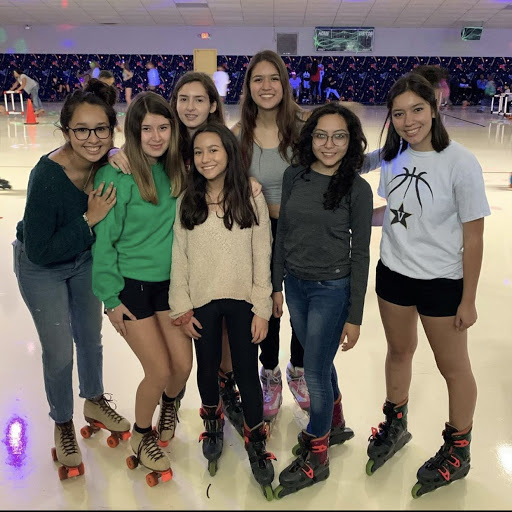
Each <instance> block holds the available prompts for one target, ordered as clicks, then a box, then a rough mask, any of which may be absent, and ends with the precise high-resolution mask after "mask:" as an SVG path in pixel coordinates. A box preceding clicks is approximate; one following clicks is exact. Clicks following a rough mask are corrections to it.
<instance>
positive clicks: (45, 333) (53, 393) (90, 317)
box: [13, 240, 103, 423]
mask: <svg viewBox="0 0 512 512" xmlns="http://www.w3.org/2000/svg"><path fill="white" fill-rule="evenodd" d="M13 247H14V255H13V256H14V273H15V274H16V277H17V279H18V286H19V289H20V292H21V296H22V297H23V300H24V301H25V304H26V305H27V307H28V309H29V311H30V313H31V315H32V318H33V319H34V324H35V326H36V329H37V333H38V334H39V340H40V342H41V347H42V356H43V376H44V386H45V390H46V397H47V399H48V404H49V405H50V417H51V418H52V419H53V420H54V421H56V422H58V423H64V422H66V421H69V420H70V419H71V418H72V417H73V383H72V374H73V341H74V342H75V346H76V359H77V367H78V380H79V384H80V396H81V397H82V398H94V397H97V396H99V395H101V394H103V377H102V375H103V346H102V344H101V322H102V305H101V302H100V301H99V300H98V299H97V298H96V296H95V295H94V294H93V292H92V257H91V251H85V252H83V253H81V254H79V255H78V256H77V257H76V258H75V259H74V260H73V261H70V262H67V263H61V264H58V265H54V266H53V267H52V268H48V267H43V266H41V265H35V264H34V263H32V262H31V261H30V260H29V259H28V258H27V255H26V253H25V249H24V245H23V243H22V242H20V241H19V240H16V241H15V242H14V243H13Z"/></svg>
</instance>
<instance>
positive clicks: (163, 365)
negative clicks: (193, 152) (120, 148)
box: [93, 91, 192, 485]
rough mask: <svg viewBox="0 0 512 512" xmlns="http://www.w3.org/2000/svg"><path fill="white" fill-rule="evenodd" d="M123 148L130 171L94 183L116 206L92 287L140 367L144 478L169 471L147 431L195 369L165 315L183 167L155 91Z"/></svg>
mask: <svg viewBox="0 0 512 512" xmlns="http://www.w3.org/2000/svg"><path fill="white" fill-rule="evenodd" d="M125 136H126V143H125V146H124V150H125V152H126V155H127V157H128V158H129V161H130V163H131V170H132V174H123V173H122V172H121V171H119V170H118V169H116V168H114V167H112V166H111V165H107V166H105V167H103V168H102V169H100V171H99V172H98V175H97V178H96V179H97V181H98V182H100V181H103V180H109V182H110V181H112V182H113V183H114V184H115V186H116V187H117V191H118V195H117V203H116V205H115V207H114V208H113V209H112V211H111V212H110V213H109V214H108V215H107V216H106V217H105V219H104V220H103V221H102V222H101V223H100V224H98V225H97V226H96V229H95V231H96V242H95V243H94V246H93V290H94V293H95V294H96V295H97V296H98V297H99V298H100V299H101V300H102V301H103V303H104V304H105V313H106V314H107V315H108V318H109V320H110V322H111V323H112V325H113V326H114V328H115V329H116V331H117V332H118V333H119V334H120V335H121V336H123V337H124V338H125V340H126V341H127V343H128V345H129V346H130V348H131V349H132V350H133V352H134V353H135V355H136V356H137V358H138V359H139V361H140V362H141V364H142V367H143V369H144V378H143V379H142V381H141V382H140V384H139V386H138V389H137V394H136V398H135V424H134V426H133V431H132V437H131V446H132V449H133V452H134V454H135V457H133V458H132V459H131V462H132V464H131V466H130V467H135V466H136V465H137V463H138V462H140V463H141V464H142V465H144V466H146V467H147V468H148V469H151V470H152V471H153V472H154V473H152V474H150V475H148V483H149V484H150V485H154V484H155V483H156V482H157V478H158V476H160V475H161V476H162V480H164V481H165V480H169V479H170V478H171V476H172V471H171V469H170V463H169V459H168V458H167V455H166V454H165V453H164V452H163V451H162V449H161V447H160V445H159V444H158V436H157V434H156V433H155V432H154V431H153V428H152V423H151V422H152V418H153V413H154V411H155V409H156V406H157V404H158V403H159V400H162V401H166V400H170V397H176V396H177V395H178V393H179V392H180V390H182V389H183V387H184V385H185V382H186V381H187V378H188V376H189V373H190V370H191V368H192V359H191V351H190V339H189V338H187V337H186V336H185V335H184V334H183V332H182V331H181V330H180V329H179V328H177V327H175V326H173V325H172V322H171V319H170V317H169V304H168V293H169V276H170V272H171V251H172V241H173V225H174V218H175V213H176V197H177V196H178V195H179V193H180V192H181V190H182V187H183V183H184V177H185V169H184V166H183V161H182V159H181V157H180V155H179V152H178V127H177V121H176V117H175V116H174V115H173V113H172V111H171V108H170V106H169V104H168V103H167V102H166V101H165V100H164V99H163V98H162V97H161V96H159V95H158V94H156V93H154V92H150V91H149V92H143V93H141V94H139V95H138V96H137V97H136V98H135V99H134V101H133V102H132V103H131V104H130V106H129V108H128V111H127V114H126V122H125Z"/></svg>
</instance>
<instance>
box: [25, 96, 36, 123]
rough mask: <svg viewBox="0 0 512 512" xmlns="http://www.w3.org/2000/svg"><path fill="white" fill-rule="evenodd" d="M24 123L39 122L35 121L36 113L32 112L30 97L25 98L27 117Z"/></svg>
mask: <svg viewBox="0 0 512 512" xmlns="http://www.w3.org/2000/svg"><path fill="white" fill-rule="evenodd" d="M25 124H39V123H38V122H37V121H36V114H35V113H34V107H33V106H32V100H31V99H30V98H29V99H28V100H27V118H26V120H25Z"/></svg>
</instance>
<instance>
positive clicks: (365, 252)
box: [272, 103, 373, 498]
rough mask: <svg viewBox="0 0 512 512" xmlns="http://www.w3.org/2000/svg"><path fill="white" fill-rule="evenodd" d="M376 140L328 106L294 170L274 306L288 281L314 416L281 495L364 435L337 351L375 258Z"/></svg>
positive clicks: (355, 323)
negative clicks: (357, 431)
mask: <svg viewBox="0 0 512 512" xmlns="http://www.w3.org/2000/svg"><path fill="white" fill-rule="evenodd" d="M365 149H366V138H365V136H364V134H363V131H362V128H361V122H360V121H359V119H358V117H357V116H356V115H355V114H354V113H352V112H351V111H350V110H349V109H347V108H345V107H342V106H340V105H336V104H333V103H331V104H328V105H324V106H322V107H319V108H318V109H316V110H314V111H313V114H312V115H311V117H310V118H309V119H308V120H307V121H306V124H305V125H304V128H303V129H302V131H301V134H300V138H299V140H298V142H297V144H295V146H294V156H293V162H294V164H298V165H295V166H290V167H288V169H287V170H286V171H285V173H284V176H283V191H282V199H281V210H280V216H279V222H278V226H277V239H276V245H275V250H274V256H273V272H272V284H273V289H274V293H273V299H274V308H273V312H274V315H275V316H276V317H280V316H281V315H282V313H283V293H282V282H283V278H284V282H285V288H286V302H287V305H288V310H289V312H290V318H291V321H292V323H293V326H294V328H295V330H296V332H297V336H298V338H299V340H300V342H301V344H302V346H303V347H304V370H305V375H306V382H307V385H308V389H309V396H310V404H311V405H310V421H309V424H308V426H307V429H305V430H303V431H302V432H301V433H300V434H299V447H298V448H297V450H294V452H295V453H299V456H298V458H297V459H295V460H294V461H293V462H292V463H291V464H290V465H289V466H288V467H287V468H286V469H285V470H284V471H283V472H282V473H281V475H280V477H279V481H280V484H281V485H280V486H279V487H278V488H277V489H276V490H275V493H274V495H275V497H276V498H281V497H283V496H286V495H287V494H290V493H292V492H295V491H298V490H300V489H302V488H304V487H307V486H309V485H312V484H314V483H316V482H319V481H322V480H325V479H326V478H327V477H328V476H329V457H328V455H327V452H328V448H329V445H333V444H341V443H343V442H345V441H346V440H348V439H350V438H351V437H352V436H353V435H354V433H353V431H352V430H351V429H349V428H347V427H346V426H345V419H344V416H343V409H342V406H341V393H340V390H339V388H338V379H337V374H336V369H335V367H334V357H335V355H336V352H337V351H338V347H339V345H341V347H342V348H341V349H342V351H346V350H350V349H351V348H353V347H354V345H355V344H356V343H357V340H358V338H359V332H360V325H361V322H362V317H363V305H364V296H365V293H366V285H367V281H368V266H369V261H370V250H369V245H370V234H371V222H372V208H373V198H372V191H371V188H370V185H369V184H368V182H366V181H365V180H364V179H363V178H361V177H360V176H359V174H358V171H359V170H360V169H361V168H362V166H363V162H364V151H365Z"/></svg>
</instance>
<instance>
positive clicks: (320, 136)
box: [313, 132, 348, 146]
mask: <svg viewBox="0 0 512 512" xmlns="http://www.w3.org/2000/svg"><path fill="white" fill-rule="evenodd" d="M329 139H332V143H333V144H334V145H335V146H345V144H347V143H348V133H344V132H341V133H335V134H333V135H327V133H324V132H313V144H314V145H315V146H325V145H326V144H327V141H328V140H329Z"/></svg>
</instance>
